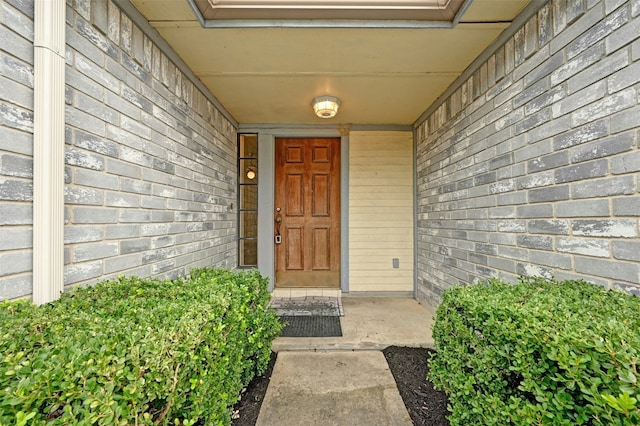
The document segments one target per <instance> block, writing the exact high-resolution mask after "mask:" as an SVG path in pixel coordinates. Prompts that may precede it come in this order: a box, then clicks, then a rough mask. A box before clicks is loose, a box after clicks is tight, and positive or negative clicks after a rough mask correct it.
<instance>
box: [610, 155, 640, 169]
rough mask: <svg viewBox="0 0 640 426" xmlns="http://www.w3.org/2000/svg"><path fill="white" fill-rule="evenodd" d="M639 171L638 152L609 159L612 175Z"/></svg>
mask: <svg viewBox="0 0 640 426" xmlns="http://www.w3.org/2000/svg"><path fill="white" fill-rule="evenodd" d="M637 171H640V152H638V151H634V152H630V153H628V154H625V155H620V156H618V157H614V158H612V159H611V172H612V173H613V174H623V173H633V172H637Z"/></svg>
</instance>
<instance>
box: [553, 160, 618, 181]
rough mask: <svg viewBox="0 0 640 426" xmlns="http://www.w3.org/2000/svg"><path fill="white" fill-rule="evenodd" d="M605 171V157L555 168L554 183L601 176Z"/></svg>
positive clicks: (605, 173)
mask: <svg viewBox="0 0 640 426" xmlns="http://www.w3.org/2000/svg"><path fill="white" fill-rule="evenodd" d="M607 173H608V162H607V160H606V159H600V160H595V161H589V162H586V163H581V164H577V165H573V166H569V167H563V168H560V169H557V170H556V171H555V180H556V183H565V182H575V181H578V180H585V179H591V178H596V177H602V176H605V175H607Z"/></svg>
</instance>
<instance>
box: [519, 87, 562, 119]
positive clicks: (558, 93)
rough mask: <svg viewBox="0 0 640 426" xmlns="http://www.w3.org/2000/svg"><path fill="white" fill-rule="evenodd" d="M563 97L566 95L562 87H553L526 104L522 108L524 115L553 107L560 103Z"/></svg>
mask: <svg viewBox="0 0 640 426" xmlns="http://www.w3.org/2000/svg"><path fill="white" fill-rule="evenodd" d="M565 96H566V93H565V88H564V86H562V85H558V86H554V87H553V88H552V89H550V90H548V91H546V92H545V93H543V94H541V95H540V96H538V97H536V98H535V99H532V100H531V101H530V102H528V103H527V104H526V105H525V107H524V113H525V115H531V114H534V113H536V112H538V111H540V110H541V109H543V108H545V107H547V106H549V105H553V104H555V103H557V102H559V101H561V100H562V99H564V97H565ZM552 111H553V110H552Z"/></svg>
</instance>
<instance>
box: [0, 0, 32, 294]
mask: <svg viewBox="0 0 640 426" xmlns="http://www.w3.org/2000/svg"><path fill="white" fill-rule="evenodd" d="M0 46H2V47H1V48H0V299H4V298H16V297H21V296H25V295H27V294H30V293H31V281H32V279H31V270H32V257H33V252H32V248H33V229H32V224H33V208H32V204H31V201H32V199H33V184H32V178H33V2H32V0H0Z"/></svg>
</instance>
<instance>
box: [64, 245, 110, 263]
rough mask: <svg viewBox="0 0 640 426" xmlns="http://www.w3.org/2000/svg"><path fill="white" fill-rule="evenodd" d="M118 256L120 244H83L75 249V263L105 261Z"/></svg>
mask: <svg viewBox="0 0 640 426" xmlns="http://www.w3.org/2000/svg"><path fill="white" fill-rule="evenodd" d="M117 254H118V243H93V244H82V245H80V246H78V247H76V248H74V249H73V260H74V262H86V261H89V260H96V259H104V258H105V257H113V256H115V255H117Z"/></svg>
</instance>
